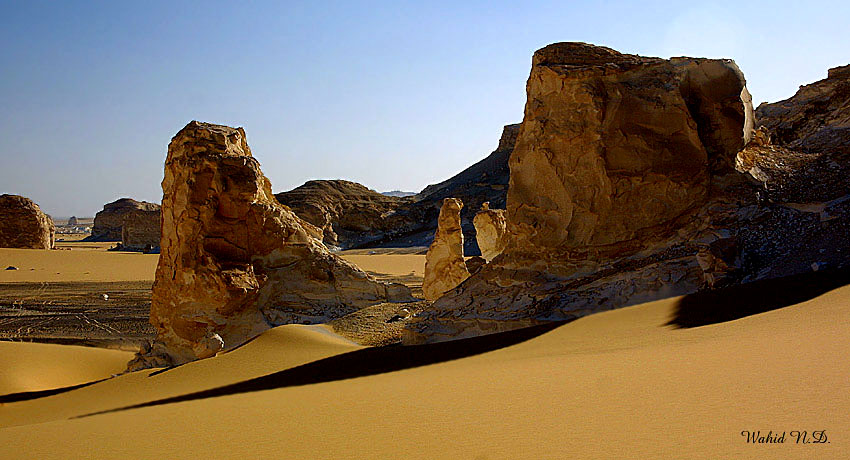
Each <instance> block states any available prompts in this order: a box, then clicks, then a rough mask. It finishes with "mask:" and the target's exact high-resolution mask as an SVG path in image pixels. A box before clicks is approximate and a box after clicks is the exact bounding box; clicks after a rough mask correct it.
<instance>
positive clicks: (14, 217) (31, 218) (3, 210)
mask: <svg viewBox="0 0 850 460" xmlns="http://www.w3.org/2000/svg"><path fill="white" fill-rule="evenodd" d="M55 232H56V229H55V226H54V225H53V219H52V218H50V216H48V215H47V214H45V213H43V212H41V208H39V207H38V205H37V204H35V202H33V201H32V200H30V199H29V198H26V197H23V196H19V195H8V194H4V195H0V247H2V248H20V249H51V248H53V238H54V235H55Z"/></svg>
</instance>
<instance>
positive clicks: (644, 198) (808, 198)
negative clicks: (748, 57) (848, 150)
mask: <svg viewBox="0 0 850 460" xmlns="http://www.w3.org/2000/svg"><path fill="white" fill-rule="evenodd" d="M842 72H843V71H840V72H836V71H831V72H830V75H831V76H838V75H839V74H841V75H843V73H842ZM834 86H835V87H836V88H837V87H840V85H837V84H836V85H834ZM801 91H803V90H801ZM817 94H821V95H822V93H820V92H817ZM841 94H843V93H842V92H841V91H835V93H834V95H833V96H824V97H820V98H816V100H817V101H819V102H818V103H817V106H816V107H835V108H836V109H835V110H832V109H829V110H832V111H830V112H829V113H830V115H824V116H822V117H820V118H819V119H821V120H822V122H821V123H822V124H823V123H828V122H829V123H832V122H831V121H828V120H833V121H834V122H835V126H836V127H837V128H840V127H841V126H843V123H844V120H846V117H845V116H843V115H836V114H838V113H839V112H840V110H839V108H841V107H846V96H841ZM795 97H796V96H795ZM836 97H838V98H841V97H845V99H844V101H845V102H841V101H836V100H833V99H835V98H836ZM800 104H801V105H802V106H805V105H806V103H805V102H803V101H800ZM792 105H793V104H792ZM816 107H808V108H805V107H800V108H799V109H798V110H799V111H800V112H801V113H807V112H811V111H813V110H815V111H817V110H820V109H819V108H816ZM760 111H762V112H763V113H765V114H768V113H771V114H773V113H776V112H775V111H774V112H771V111H769V110H763V109H760ZM794 113H797V112H796V111H794V110H791V111H788V112H787V114H786V115H777V116H778V117H779V119H777V120H771V121H767V120H765V121H764V123H763V124H765V125H767V126H773V125H775V126H788V125H789V123H790V124H791V125H793V124H794V122H793V121H789V120H793V119H794V117H795V116H796V115H794ZM842 113H843V112H842ZM771 116H773V115H771ZM783 117H790V118H783ZM755 124H756V120H755V117H754V113H753V109H752V105H751V98H750V95H749V93H748V91H747V89H746V85H745V80H744V77H743V74H742V73H741V71H740V70H739V69H738V67H737V66H736V65H735V63H734V62H733V61H731V60H721V59H697V58H673V59H669V60H668V59H659V58H648V57H641V56H634V55H627V54H621V53H618V52H617V51H614V50H611V49H609V48H603V47H597V46H593V45H588V44H584V43H556V44H553V45H549V46H547V47H545V48H543V49H541V50H539V51H537V52H536V53H535V54H534V58H533V64H532V69H531V73H530V76H529V79H528V83H527V103H526V107H525V117H524V119H523V123H522V125H521V127H520V131H519V135H518V138H517V142H516V147H515V149H514V151H513V153H512V154H511V158H510V167H511V179H510V180H511V183H510V189H509V191H508V199H507V213H506V221H507V222H506V223H507V242H506V247H505V250H504V251H503V252H502V253H501V254H500V255H498V256H496V257H495V258H494V259H493V260H492V261H491V262H490V263H488V264H487V265H485V266H484V267H483V268H482V269H481V270H480V271H479V272H478V273H476V274H475V275H473V276H471V277H470V278H469V279H468V280H466V281H465V282H464V283H463V284H462V285H461V286H460V287H458V288H457V289H455V290H453V291H450V292H448V293H447V294H446V295H444V296H443V297H441V298H440V299H438V300H437V301H436V302H435V303H434V304H433V306H432V308H431V309H429V310H426V311H423V313H422V314H421V315H419V317H417V318H416V319H415V320H414V321H412V322H411V323H410V324H408V325H407V329H406V330H405V334H404V341H405V343H409V344H413V343H423V342H436V341H442V340H450V339H456V338H462V337H469V336H476V335H482V334H487V333H492V332H500V331H505V330H510V329H516V328H519V327H524V326H529V325H533V324H537V323H540V322H545V321H555V320H569V319H573V318H577V317H580V316H584V315H587V314H591V313H595V312H599V311H604V310H609V309H612V308H619V307H623V306H627V305H633V304H637V303H641V302H647V301H651V300H656V299H660V298H664V297H670V296H675V295H683V294H688V293H692V292H695V291H697V290H700V289H711V288H717V287H723V286H729V285H733V284H738V283H746V282H750V281H755V280H759V279H767V278H775V277H781V276H787V275H793V274H798V273H803V272H807V271H811V270H812V269H813V268H812V267H817V268H818V269H821V267H830V268H835V267H840V266H842V265H844V264H846V260H847V253H848V251H850V241H848V240H847V239H846V238H845V237H843V235H845V234H846V232H847V231H848V229H850V199H847V198H848V193H850V189H849V188H848V182H847V179H846V177H847V175H846V174H845V175H843V176H840V175H832V176H829V177H834V178H835V180H834V181H833V180H832V179H830V180H829V181H828V182H829V184H830V185H828V186H824V187H814V188H813V187H809V186H808V185H807V184H809V183H810V182H811V181H810V180H808V179H811V178H812V177H813V176H812V174H811V173H805V174H802V172H805V171H815V174H817V171H824V169H818V168H814V169H812V168H808V167H806V166H805V165H806V164H807V163H806V162H805V161H804V160H801V159H799V152H805V151H806V148H804V147H805V146H808V147H807V148H809V149H814V148H815V146H821V145H823V142H822V141H823V139H824V138H826V136H825V135H823V134H813V135H812V134H807V135H806V137H805V138H806V139H809V140H808V141H807V142H806V143H804V144H805V146H803V145H801V146H800V147H799V152H798V151H797V150H791V148H792V147H795V146H793V145H791V146H789V145H779V146H777V147H776V148H762V147H764V146H765V145H766V144H765V143H764V137H763V134H764V133H760V134H758V135H756V136H755V137H754V130H753V128H754V126H755ZM804 131H805V132H806V133H819V132H824V130H823V129H822V127H819V126H816V125H812V126H808V127H806V128H805V130H804ZM838 131H840V129H838ZM825 132H829V133H832V134H834V133H835V132H836V129H827V130H826V131H825ZM832 134H831V135H832ZM779 137H780V138H781V137H782V136H779ZM801 138H802V137H801ZM813 138H814V139H817V142H815V143H812V139H813ZM830 139H831V138H830ZM745 145H748V146H758V147H759V148H762V149H761V150H758V151H754V152H751V154H750V155H744V157H743V158H742V157H741V156H740V155H738V152H740V151H741V150H742V149H743V148H744V146H745ZM844 145H847V144H846V143H845V144H844ZM818 148H820V147H818ZM783 149H784V150H783ZM795 152H797V153H795ZM832 159H833V160H835V161H834V163H835V164H832V165H831V166H832V167H833V168H836V169H839V170H840V168H841V167H842V166H841V165H842V164H844V165H846V164H847V162H845V161H844V160H843V159H841V158H840V157H839V156H833V157H832ZM736 168H737V169H736ZM789 178H790V179H789ZM806 178H808V179H806ZM803 179H806V180H803ZM774 184H776V186H774ZM766 198H767V199H766ZM802 198H805V202H802V203H801V202H798V201H799V200H800V199H802Z"/></svg>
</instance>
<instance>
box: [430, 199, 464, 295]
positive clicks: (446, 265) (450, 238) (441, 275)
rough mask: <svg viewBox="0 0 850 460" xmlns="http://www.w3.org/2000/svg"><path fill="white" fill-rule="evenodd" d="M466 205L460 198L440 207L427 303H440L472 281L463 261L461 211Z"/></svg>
mask: <svg viewBox="0 0 850 460" xmlns="http://www.w3.org/2000/svg"><path fill="white" fill-rule="evenodd" d="M461 208H463V203H462V202H461V201H460V200H458V199H457V198H446V199H444V200H443V206H442V207H441V208H440V219H439V221H438V224H437V232H436V234H435V235H434V242H433V243H431V246H430V247H429V248H428V253H427V254H426V255H425V279H424V281H423V282H422V291H423V292H424V293H425V298H426V299H427V300H436V299H438V298H440V297H441V296H442V295H443V294H444V293H446V292H447V291H449V290H451V289H454V288H455V287H457V285H459V284H460V283H462V282H463V281H464V280H465V279H467V278H469V271H468V270H467V268H466V263H465V262H464V260H463V232H462V231H461V228H460V210H461Z"/></svg>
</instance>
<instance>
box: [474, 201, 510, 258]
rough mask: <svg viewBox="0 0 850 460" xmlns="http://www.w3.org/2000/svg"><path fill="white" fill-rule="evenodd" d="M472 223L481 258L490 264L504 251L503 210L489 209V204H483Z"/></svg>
mask: <svg viewBox="0 0 850 460" xmlns="http://www.w3.org/2000/svg"><path fill="white" fill-rule="evenodd" d="M473 223H474V224H475V239H476V240H478V248H479V249H480V250H481V257H483V258H484V259H485V260H486V261H487V262H490V261H491V260H493V259H494V258H495V257H496V256H498V255H499V254H501V253H502V251H504V250H505V243H506V241H507V240H506V237H505V230H506V224H505V210H504V209H490V203H489V202H485V203H484V204H483V205H481V210H480V211H478V214H476V215H475V218H474V219H473Z"/></svg>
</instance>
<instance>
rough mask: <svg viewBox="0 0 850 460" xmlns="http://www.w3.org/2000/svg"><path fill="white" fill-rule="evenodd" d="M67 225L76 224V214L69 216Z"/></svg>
mask: <svg viewBox="0 0 850 460" xmlns="http://www.w3.org/2000/svg"><path fill="white" fill-rule="evenodd" d="M67 225H77V216H71V217H70V218H69V219H68V224H67Z"/></svg>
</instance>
